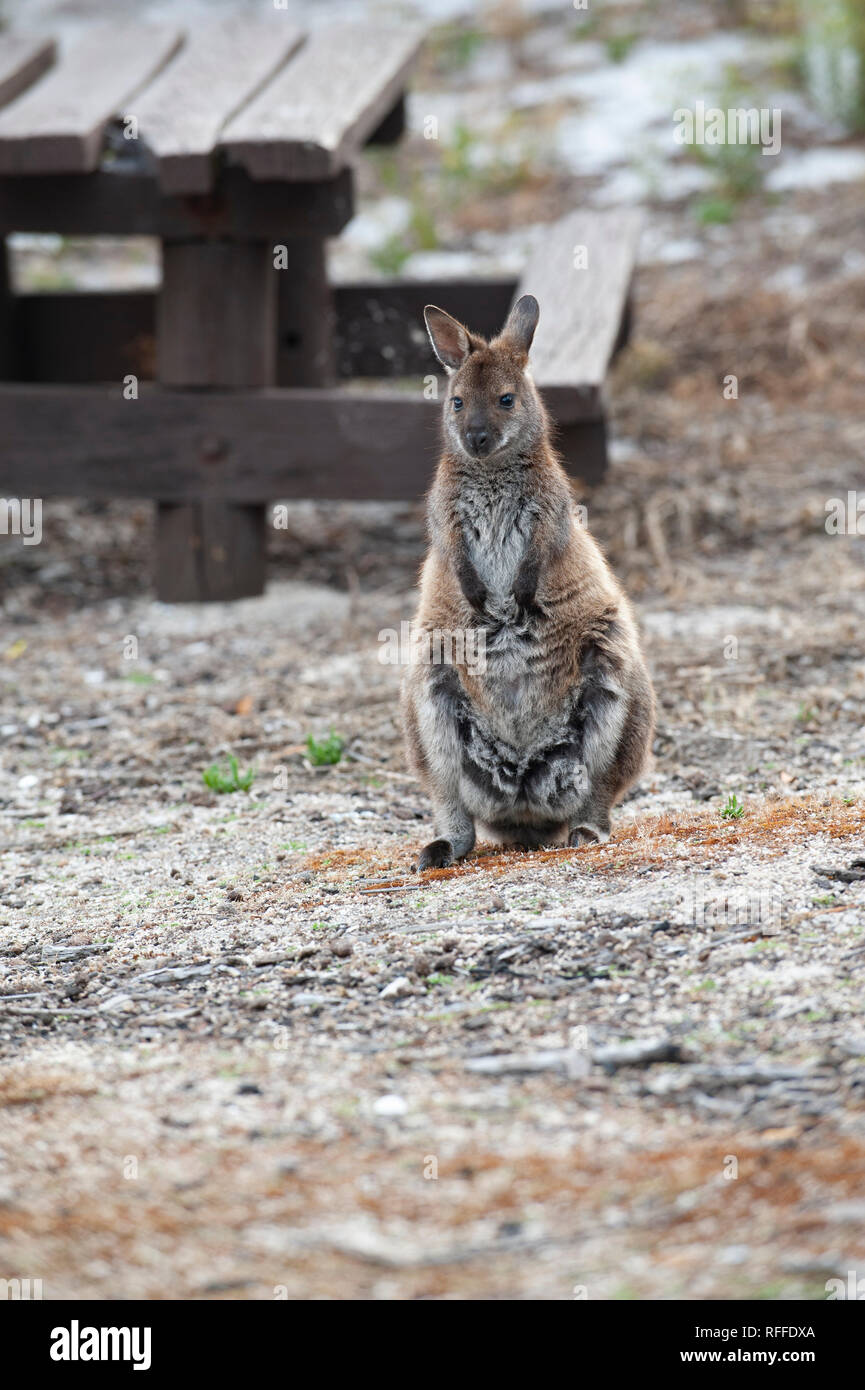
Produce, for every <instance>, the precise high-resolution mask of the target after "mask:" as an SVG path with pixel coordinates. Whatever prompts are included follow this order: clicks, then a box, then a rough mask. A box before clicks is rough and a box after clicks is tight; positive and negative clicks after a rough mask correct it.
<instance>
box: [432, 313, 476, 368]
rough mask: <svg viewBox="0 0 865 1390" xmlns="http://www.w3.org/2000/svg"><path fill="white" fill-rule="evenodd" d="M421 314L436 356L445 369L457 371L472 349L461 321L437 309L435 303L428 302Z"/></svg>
mask: <svg viewBox="0 0 865 1390" xmlns="http://www.w3.org/2000/svg"><path fill="white" fill-rule="evenodd" d="M423 316H424V322H425V323H426V331H427V333H428V334H429V336H430V342H431V343H432V345H433V352H434V353H435V355H436V357H437V358H438V360H439V361H440V362H441V364H442V366H443V367H444V368H445V370H446V371H448V372H455V371H457V369H458V368H459V367H461V366H462V364H463V363H464V362H465V360H466V358H467V357H468V355H469V353H470V352H471V350H472V345H471V341H470V339H469V335H468V333H467V332H466V330H465V329H464V328H463V326H462V324H461V323H457V321H456V319H452V318H451V316H450V314H446V313H445V311H444V309H437V308H436V306H435V304H428V305H427V306H426V308H425V309H424V311H423Z"/></svg>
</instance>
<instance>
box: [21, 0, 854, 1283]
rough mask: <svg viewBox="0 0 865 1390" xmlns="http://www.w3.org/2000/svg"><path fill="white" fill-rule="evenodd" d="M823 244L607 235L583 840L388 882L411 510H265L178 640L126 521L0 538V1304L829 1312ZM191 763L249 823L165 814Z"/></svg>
mask: <svg viewBox="0 0 865 1390" xmlns="http://www.w3.org/2000/svg"><path fill="white" fill-rule="evenodd" d="M677 13H678V10H677ZM544 196H545V198H546V199H547V203H548V206H549V216H554V215H556V212H557V211H558V210H560V209H559V208H558V207H557V206H556V205H557V202H558V203H560V204H562V205H564V206H568V205H572V203H573V199H574V196H575V195H574V186H573V185H572V184H563V185H562V186H561V187H559V186H558V185H557V184H553V185H550V186H548V187H547V189H546V192H545V195H544ZM545 206H546V204H545ZM507 209H511V211H512V210H513V202H512V194H511V193H510V192H508V193H503V194H502V197H501V198H496V197H492V198H491V203H490V210H489V211H490V222H491V224H494V225H498V223H499V222H500V221H501V220H502V219H503V218H505V219H506V217H507V215H508V213H507ZM857 234H860V235H861V188H860V187H859V186H856V185H854V186H849V187H845V186H840V185H839V186H836V187H833V189H832V190H831V196H830V197H827V195H826V193H825V191H821V190H817V191H810V192H809V191H808V190H803V191H799V192H792V193H789V194H787V195H785V197H784V199H783V201H780V202H779V201H778V200H776V199H772V198H766V199H759V198H754V199H749V200H747V201H746V202H745V203H743V204H742V206H741V207H740V208H739V209H738V211H737V215H736V219H735V221H734V223H733V224H731V225H730V226H698V225H696V224H695V222H694V219H693V217H692V215H691V212H690V210H689V205H688V204H687V203H686V202H684V201H683V202H680V203H675V202H674V203H672V204H671V203H669V202H665V201H662V200H659V201H657V202H656V203H653V204H652V205H651V206H650V209H649V218H648V225H647V232H646V237H645V239H644V246H643V264H642V267H641V270H640V273H639V277H638V286H637V304H636V316H635V330H634V335H633V338H632V342H631V345H630V346H629V348H628V349H627V350H626V351H625V352H624V353H623V354H622V356H621V357H620V359H619V360H618V362H617V364H616V367H615V369H614V372H613V376H612V379H611V383H610V397H611V410H612V421H613V433H614V439H615V448H614V457H613V464H612V467H611V471H610V474H609V477H608V479H607V480H606V481H605V483H604V484H603V485H602V486H601V487H599V488H598V489H597V490H596V491H595V492H594V493H593V494H592V495H591V496H589V497H587V498H586V499H585V500H586V501H587V504H588V509H589V524H590V526H591V528H592V529H593V531H594V532H595V534H596V535H597V536H598V537H599V539H601V540H602V542H603V543H604V545H605V547H606V549H607V551H608V553H609V555H610V558H611V561H612V563H613V565H614V567H615V569H616V571H617V573H618V574H619V575H620V577H621V578H622V579H623V580H624V582H625V583H626V584H627V586H628V588H629V591H630V592H631V594H632V595H633V597H634V600H635V603H636V607H637V611H638V615H639V618H640V621H641V625H642V628H643V632H644V637H645V644H646V649H647V653H648V655H649V659H650V664H651V668H652V672H653V677H654V680H655V683H656V687H657V692H658V698H659V729H658V737H657V740H656V746H655V764H654V768H653V770H652V771H651V772H650V773H649V774H648V775H647V776H646V777H644V779H643V781H642V782H641V783H640V785H639V786H638V787H637V788H636V789H635V792H634V793H633V794H632V795H631V796H630V797H629V799H628V800H627V802H626V804H625V805H624V806H623V807H622V808H620V810H619V812H618V814H617V818H616V820H615V828H614V833H613V836H612V839H611V841H610V843H609V844H608V845H606V846H603V847H592V848H588V849H581V850H576V851H564V850H562V851H550V852H538V853H534V854H521V853H516V852H513V853H506V854H505V853H501V852H500V851H498V850H496V849H494V848H493V847H491V846H484V845H482V846H480V847H479V849H478V851H477V853H476V854H475V855H474V856H473V857H472V858H471V859H470V860H469V861H468V862H467V863H465V864H464V865H460V866H457V867H455V868H453V869H451V870H443V871H438V872H434V873H430V874H426V875H421V876H417V875H415V874H413V873H412V872H411V864H412V860H413V857H414V856H415V855H416V853H417V850H418V848H419V846H420V845H421V844H422V843H423V842H424V840H425V838H428V832H429V817H428V808H427V806H426V804H425V801H424V798H423V796H422V794H421V792H420V789H419V788H418V786H417V785H416V783H415V782H414V781H413V779H412V778H411V777H410V776H409V774H408V772H407V770H406V766H405V762H404V759H403V755H402V748H401V738H400V731H399V728H398V723H397V708H396V696H397V688H398V683H399V678H400V671H399V669H398V668H397V667H394V666H389V665H385V664H382V663H381V661H380V660H379V651H380V642H379V640H378V636H379V633H380V632H381V631H382V630H383V629H388V628H397V627H398V626H399V623H400V621H402V620H404V619H407V618H408V617H409V616H410V613H411V611H412V607H413V593H412V586H413V584H414V578H415V574H416V569H417V565H418V562H419V560H420V557H421V555H422V549H423V526H422V517H421V512H420V509H419V508H417V507H411V506H400V507H396V506H395V507H382V506H353V507H352V506H347V505H346V506H315V505H312V504H308V505H304V506H297V507H292V508H291V509H290V518H289V520H290V524H289V528H288V529H287V530H280V531H274V533H273V536H272V541H271V545H272V557H271V560H272V573H273V580H272V582H271V584H270V587H269V589H268V593H267V594H266V595H265V596H264V597H262V598H260V599H255V600H246V601H243V602H240V603H237V604H234V605H230V606H226V605H213V606H209V607H206V608H193V607H182V606H181V607H166V606H164V605H160V604H157V603H155V602H154V601H153V600H152V598H151V596H150V594H149V591H148V588H147V575H146V573H145V566H144V565H143V564H142V557H144V556H146V555H147V553H148V549H149V546H150V526H151V518H150V513H149V508H147V507H132V506H128V505H125V504H124V505H120V504H117V505H115V504H111V505H108V506H105V505H99V506H97V505H90V504H85V503H81V502H71V501H70V502H51V503H50V504H46V507H45V516H44V527H45V531H44V539H43V542H42V544H41V545H39V546H32V547H25V546H22V545H21V544H20V542H19V541H18V540H17V539H16V538H14V537H9V538H7V537H0V580H2V603H3V606H2V618H3V625H2V633H0V774H2V780H0V812H2V815H3V824H4V839H3V844H2V847H0V961H2V972H0V1055H2V1058H3V1064H2V1070H0V1115H2V1122H3V1123H2V1139H0V1274H2V1275H5V1276H6V1277H21V1278H24V1277H30V1278H41V1279H42V1280H43V1286H44V1293H45V1297H47V1298H60V1297H74V1298H86V1299H116V1298H135V1297H145V1298H149V1299H163V1298H206V1299H213V1298H225V1299H245V1298H250V1299H262V1298H265V1299H271V1298H274V1297H277V1298H278V1297H288V1298H292V1299H295V1298H310V1297H313V1298H337V1299H345V1298H378V1299H402V1298H458V1299H463V1298H516V1299H522V1298H525V1299H541V1298H552V1299H570V1298H575V1297H577V1298H578V1297H582V1296H587V1297H589V1298H592V1299H613V1298H615V1299H627V1298H637V1299H665V1298H685V1299H740V1298H748V1297H759V1298H767V1299H787V1298H792V1299H817V1298H825V1297H826V1291H825V1289H826V1281H827V1280H828V1279H829V1278H836V1277H840V1278H842V1279H844V1280H846V1277H847V1271H848V1270H850V1269H854V1270H855V1269H857V1267H858V1268H859V1269H860V1270H861V1268H862V1262H863V1260H865V1201H863V1198H862V1171H863V1156H865V1020H863V1016H862V990H861V982H862V970H863V964H865V937H863V924H865V914H863V901H865V867H863V863H865V835H863V829H865V730H863V711H865V658H863V652H862V643H861V633H862V630H863V622H865V568H863V564H862V549H861V539H860V538H858V537H857V536H855V535H853V536H830V535H828V534H827V532H826V529H825V525H824V522H825V518H826V502H827V499H829V498H831V497H846V493H847V490H848V489H851V488H853V489H855V488H856V487H857V486H861V478H862V447H863V442H865V431H863V425H862V420H861V399H862V385H863V380H862V378H863V368H862V362H863V360H865V355H863V346H865V344H863V342H862V329H861V323H862V315H861V313H857V312H856V310H857V309H858V308H860V307H861V306H862V305H865V265H863V263H862V260H861V257H859V258H858V259H857V257H856V256H855V255H854V254H853V253H852V252H851V246H852V245H855V240H856V237H857ZM686 242H687V243H690V244H691V245H692V247H693V245H694V244H696V247H697V250H696V253H693V250H692V253H691V254H690V255H686V256H684V257H683V259H676V258H675V257H669V256H668V255H667V254H666V252H665V251H664V248H669V247H670V246H676V245H678V246H680V247H681V246H682V245H683V244H684V243H686ZM731 372H732V373H735V374H736V375H737V376H738V380H739V396H738V398H737V399H736V400H733V401H729V400H725V399H724V398H723V395H722V385H721V384H722V382H723V379H724V377H725V376H726V375H727V374H728V373H731ZM331 730H333V731H335V732H336V733H338V734H339V735H340V736H341V737H342V738H343V739H344V753H343V756H342V758H341V760H340V761H339V763H337V764H336V765H333V766H329V767H315V766H312V765H311V764H310V761H309V758H308V756H307V746H306V740H307V737H308V736H309V735H310V734H314V735H315V736H316V737H318V738H323V737H325V736H327V734H328V733H329V732H330V731H331ZM229 754H233V755H235V756H236V757H237V759H238V762H239V766H240V770H241V771H244V770H245V769H247V768H250V767H254V768H255V777H254V780H253V781H252V784H251V788H250V790H249V791H237V792H233V793H225V794H218V793H216V792H213V791H210V790H208V788H207V787H206V786H205V785H204V782H203V779H202V773H203V770H204V769H205V768H206V767H207V766H208V765H209V764H211V763H212V762H214V761H219V762H224V760H225V759H226V758H227V757H228V755H229ZM731 797H732V798H735V801H734V802H731V801H730V798H731ZM725 807H726V808H727V809H728V810H730V809H732V810H733V811H736V810H738V808H739V807H741V808H742V814H741V816H739V815H732V816H731V815H727V816H724V815H722V811H723V810H724V809H725Z"/></svg>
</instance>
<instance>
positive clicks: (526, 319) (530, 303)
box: [501, 294, 541, 357]
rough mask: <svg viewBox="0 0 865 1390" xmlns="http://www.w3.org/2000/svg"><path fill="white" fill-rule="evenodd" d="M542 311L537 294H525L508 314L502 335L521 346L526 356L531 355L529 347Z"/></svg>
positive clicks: (517, 346) (520, 348) (518, 346)
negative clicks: (536, 297)
mask: <svg viewBox="0 0 865 1390" xmlns="http://www.w3.org/2000/svg"><path fill="white" fill-rule="evenodd" d="M540 312H541V311H540V308H539V307H538V301H537V300H536V299H535V296H534V295H533V294H524V295H522V296H521V297H520V298H519V299H518V300H517V302H516V304H515V305H514V307H513V309H511V312H510V313H509V314H508V321H507V323H506V324H505V326H504V328H503V329H502V334H501V336H502V337H503V338H507V339H508V341H509V342H511V343H513V345H514V347H516V348H519V350H520V352H524V353H525V355H526V357H528V355H529V348H530V347H531V345H532V339H533V338H534V336H535V329H536V328H537V326H538V318H539V316H540Z"/></svg>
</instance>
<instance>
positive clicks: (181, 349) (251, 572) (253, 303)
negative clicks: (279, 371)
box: [155, 241, 277, 603]
mask: <svg viewBox="0 0 865 1390" xmlns="http://www.w3.org/2000/svg"><path fill="white" fill-rule="evenodd" d="M276 293H277V280H276V271H275V270H274V267H273V253H272V248H270V247H268V246H267V245H265V244H264V243H262V242H230V241H191V242H190V241H183V242H166V243H164V244H163V248H162V287H161V289H160V293H159V299H158V305H157V315H156V325H157V328H156V342H157V367H158V373H159V379H160V381H161V382H162V384H163V385H164V386H169V387H170V386H180V387H184V386H198V387H211V388H214V389H216V388H218V389H219V390H220V391H222V390H224V389H226V388H228V389H229V390H230V388H236V387H242V386H268V385H271V384H272V383H273V382H274V380H275V376H276ZM229 398H230V397H229ZM223 448H224V444H223V443H222V441H221V440H220V439H219V438H216V437H211V438H206V439H204V440H202V441H200V442H199V445H198V448H197V450H196V452H197V453H198V454H199V456H200V457H202V458H203V459H204V460H205V461H208V460H209V461H210V462H211V463H214V464H216V463H218V461H219V459H220V456H221V453H222V450H223ZM156 496H157V497H160V500H159V502H158V504H157V513H156V569H155V576H156V592H157V596H158V597H159V598H160V599H162V600H163V602H166V603H189V602H206V601H211V600H216V599H234V598H246V597H249V596H251V595H253V594H260V593H261V592H262V590H263V588H264V583H265V577H266V554H267V551H266V515H265V507H264V503H263V502H253V503H252V504H249V503H246V504H241V505H238V504H237V503H234V502H230V501H222V500H220V499H219V498H216V497H214V496H213V494H212V490H211V489H208V488H203V489H202V492H201V494H200V496H199V498H198V499H196V500H195V501H194V502H191V503H187V504H183V505H181V506H177V505H176V504H174V503H173V502H171V501H169V500H168V499H165V498H162V497H161V496H160V494H159V493H156Z"/></svg>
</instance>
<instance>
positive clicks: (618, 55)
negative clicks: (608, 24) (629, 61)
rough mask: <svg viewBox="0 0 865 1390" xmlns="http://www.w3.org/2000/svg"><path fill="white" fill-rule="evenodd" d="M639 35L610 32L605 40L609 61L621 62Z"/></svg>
mask: <svg viewBox="0 0 865 1390" xmlns="http://www.w3.org/2000/svg"><path fill="white" fill-rule="evenodd" d="M639 37H640V36H639V34H612V35H611V36H610V38H608V39H607V41H606V49H607V57H608V58H609V60H610V62H611V63H623V62H624V61H625V59H626V58H627V56H628V54H629V53H630V51H631V49H632V48H633V46H634V44H635V43H636V42H637V39H638V38H639Z"/></svg>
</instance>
